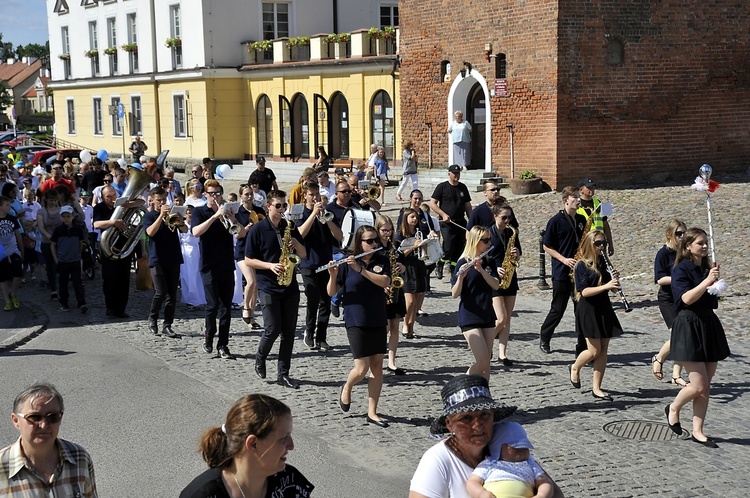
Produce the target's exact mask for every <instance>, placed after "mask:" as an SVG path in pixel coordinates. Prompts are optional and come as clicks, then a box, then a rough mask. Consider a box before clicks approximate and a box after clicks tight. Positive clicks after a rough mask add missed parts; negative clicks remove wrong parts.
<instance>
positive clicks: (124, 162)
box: [117, 158, 128, 169]
mask: <svg viewBox="0 0 750 498" xmlns="http://www.w3.org/2000/svg"><path fill="white" fill-rule="evenodd" d="M117 164H119V165H120V167H121V168H123V169H125V167H126V166H127V165H128V162H127V161H126V160H125V159H123V158H120V159H118V160H117Z"/></svg>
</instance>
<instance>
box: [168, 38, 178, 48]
mask: <svg viewBox="0 0 750 498" xmlns="http://www.w3.org/2000/svg"><path fill="white" fill-rule="evenodd" d="M164 45H166V46H167V47H169V48H177V47H181V46H182V40H181V39H180V38H167V41H166V42H164Z"/></svg>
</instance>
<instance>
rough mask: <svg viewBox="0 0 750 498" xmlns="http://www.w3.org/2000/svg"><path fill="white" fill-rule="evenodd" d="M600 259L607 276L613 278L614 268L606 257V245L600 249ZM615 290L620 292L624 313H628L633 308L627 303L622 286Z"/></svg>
mask: <svg viewBox="0 0 750 498" xmlns="http://www.w3.org/2000/svg"><path fill="white" fill-rule="evenodd" d="M602 259H604V265H605V266H606V267H607V271H608V272H609V276H610V277H612V278H615V269H614V268H613V267H612V262H611V261H610V260H609V257H607V246H606V245H605V246H604V249H603V250H602ZM617 292H618V293H619V294H620V299H621V300H622V304H623V306H625V313H630V312H631V311H633V308H631V307H630V304H629V303H628V298H627V297H625V293H624V292H623V291H622V286H619V287H618V288H617Z"/></svg>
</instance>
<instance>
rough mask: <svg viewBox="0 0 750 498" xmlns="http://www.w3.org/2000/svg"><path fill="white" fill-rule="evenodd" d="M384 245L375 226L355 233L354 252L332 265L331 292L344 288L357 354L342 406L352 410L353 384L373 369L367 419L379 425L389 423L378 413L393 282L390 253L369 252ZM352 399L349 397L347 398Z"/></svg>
mask: <svg viewBox="0 0 750 498" xmlns="http://www.w3.org/2000/svg"><path fill="white" fill-rule="evenodd" d="M379 246H380V239H379V237H378V232H377V231H376V230H375V227H372V226H369V225H364V226H361V227H359V228H358V229H357V233H356V234H355V236H354V254H353V255H351V256H348V257H347V259H346V264H342V265H340V266H332V267H331V268H329V269H328V272H329V273H330V276H331V279H330V281H329V282H328V295H330V296H333V295H334V294H336V292H338V290H339V289H343V301H344V315H345V317H346V335H347V337H348V339H349V345H350V346H351V349H352V354H353V355H354V367H352V369H351V370H350V371H349V376H348V377H347V379H346V382H345V383H344V385H343V386H341V393H340V394H339V406H340V407H341V410H342V411H344V412H348V411H349V407H350V405H351V399H352V388H353V387H354V386H355V385H357V384H358V383H359V382H360V381H361V380H362V379H364V378H365V375H367V371H368V370H369V371H370V373H371V376H370V380H369V381H368V383H367V391H368V403H367V422H368V423H370V424H374V425H377V426H378V427H383V428H385V427H388V422H386V421H385V420H383V419H382V418H380V416H378V413H377V411H378V400H379V399H380V391H381V389H382V387H383V356H384V355H385V348H386V338H385V336H386V328H387V321H386V319H385V313H383V310H384V309H385V292H383V291H384V289H386V288H387V287H388V285H389V284H390V282H391V276H390V275H391V268H390V264H389V262H388V258H387V256H386V255H383V254H382V251H381V253H373V254H368V255H367V256H362V257H360V258H359V259H355V256H359V255H361V254H363V253H365V252H368V251H371V250H374V249H376V248H377V247H379ZM344 400H348V401H344Z"/></svg>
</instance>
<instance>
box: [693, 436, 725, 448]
mask: <svg viewBox="0 0 750 498" xmlns="http://www.w3.org/2000/svg"><path fill="white" fill-rule="evenodd" d="M690 440H691V441H695V442H696V443H698V444H702V445H703V446H705V447H706V448H718V447H719V446H718V445H717V444H716V441H714V440H713V439H711V438H710V437H708V438H706V440H705V441H701V440H700V439H696V438H695V436H693V435H691V436H690Z"/></svg>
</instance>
